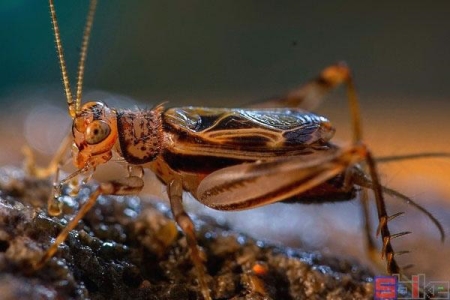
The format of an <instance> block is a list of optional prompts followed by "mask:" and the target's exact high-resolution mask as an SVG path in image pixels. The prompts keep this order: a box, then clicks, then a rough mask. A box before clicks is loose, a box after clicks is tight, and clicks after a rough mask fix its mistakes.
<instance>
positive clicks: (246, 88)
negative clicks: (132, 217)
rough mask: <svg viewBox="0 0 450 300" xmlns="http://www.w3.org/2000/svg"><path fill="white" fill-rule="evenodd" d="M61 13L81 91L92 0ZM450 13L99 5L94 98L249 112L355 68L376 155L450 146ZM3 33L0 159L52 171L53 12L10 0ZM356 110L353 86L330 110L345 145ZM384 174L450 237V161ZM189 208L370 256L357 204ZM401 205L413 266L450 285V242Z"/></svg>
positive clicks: (91, 72)
mask: <svg viewBox="0 0 450 300" xmlns="http://www.w3.org/2000/svg"><path fill="white" fill-rule="evenodd" d="M55 5H56V10H57V14H58V18H59V22H60V27H61V28H60V29H61V35H62V39H63V44H64V49H65V56H66V62H67V65H68V70H69V74H70V75H71V80H72V81H71V82H72V87H73V88H74V87H75V82H76V80H75V79H76V78H75V74H76V68H77V63H78V55H79V45H80V42H81V37H82V31H83V26H84V21H85V16H86V12H87V8H88V1H87V0H83V1H76V2H74V1H68V0H57V1H56V3H55ZM449 13H450V2H448V1H434V2H433V4H432V5H426V4H425V3H424V2H423V1H397V2H395V3H391V2H389V1H381V2H377V3H376V4H374V5H372V6H370V5H368V4H367V3H362V2H360V1H346V2H345V3H337V2H333V3H331V4H329V5H323V4H321V3H319V2H317V1H277V2H276V3H275V1H261V0H258V1H215V2H211V1H181V0H177V1H152V2H150V1H119V0H108V1H100V3H99V6H98V9H97V14H96V19H95V22H94V29H93V33H92V39H91V44H90V49H89V54H88V58H87V65H86V76H85V80H84V95H85V97H84V99H86V100H91V99H95V100H104V101H105V102H106V103H108V104H110V105H111V106H119V107H128V108H130V107H131V108H132V107H134V106H136V105H137V106H139V107H143V108H150V107H152V106H153V105H155V104H158V103H161V102H163V101H168V105H169V106H176V105H177V106H178V105H205V106H225V107H233V106H234V107H238V106H240V105H242V104H245V103H248V102H249V101H253V100H258V99H265V98H269V97H272V96H276V95H281V94H284V93H285V92H286V91H288V90H289V89H291V88H294V87H296V86H298V85H299V84H300V83H302V82H305V81H306V80H308V79H309V78H311V77H313V76H315V75H316V74H318V73H319V72H320V70H321V69H323V68H324V67H326V66H327V65H330V64H332V63H334V62H336V61H341V60H345V61H346V62H347V63H348V64H349V65H350V67H351V68H352V70H353V72H354V77H355V81H356V86H357V89H358V93H359V96H360V99H361V105H362V110H363V126H364V132H365V139H366V142H367V143H368V144H369V145H370V147H371V149H373V152H374V153H375V154H376V155H377V156H386V155H399V154H406V153H417V152H445V151H446V152H450V132H449V131H450V120H449V113H450V84H449V82H448V81H449V78H450V76H449V74H448V68H449V66H450V51H449V44H448V41H449V40H450V18H449V17H448V15H449ZM0 25H1V28H2V30H1V31H0V41H1V44H2V49H1V55H0V63H1V64H0V65H1V69H0V70H1V71H0V101H1V103H0V105H1V106H0V107H1V109H0V141H1V147H0V163H1V165H6V164H14V165H20V164H21V162H22V160H23V156H22V154H21V152H20V149H21V147H22V146H23V145H24V144H28V145H30V146H31V147H32V148H33V150H34V151H35V153H36V154H37V156H38V158H39V162H40V163H42V164H45V163H46V162H48V161H49V159H50V158H51V155H52V153H54V152H55V149H56V148H57V146H58V145H59V142H60V141H61V139H62V138H63V136H64V135H65V134H66V132H67V131H68V128H69V126H70V125H69V124H70V118H69V117H68V115H67V113H66V109H67V107H66V105H65V96H64V94H63V88H62V83H61V79H60V70H59V66H58V62H57V56H56V52H55V47H54V41H53V33H52V29H51V23H50V18H49V12H48V5H47V3H46V2H45V1H33V0H14V1H12V0H4V1H2V2H1V3H0ZM347 110H348V109H347V103H346V99H345V92H344V90H343V89H339V90H338V91H337V92H334V93H333V94H331V95H330V97H328V99H327V101H325V102H324V104H323V105H322V106H321V107H320V108H319V109H318V112H319V113H321V114H323V115H325V116H327V117H329V118H330V120H332V121H333V123H334V124H335V126H336V128H337V134H336V138H337V141H342V142H348V141H349V138H350V136H351V131H350V127H349V117H348V113H347ZM107 173H108V172H107V171H105V172H103V174H106V176H107ZM380 173H381V177H382V180H383V183H384V184H386V185H388V186H390V187H393V188H395V189H397V190H399V191H402V192H404V193H405V194H407V195H409V196H411V197H413V199H415V200H416V201H417V202H419V203H420V204H422V205H423V206H425V207H426V208H428V209H429V210H430V211H431V212H432V213H433V214H434V215H435V216H436V217H437V218H438V219H439V220H440V221H441V222H442V223H443V226H444V227H445V229H446V231H447V232H450V230H449V229H450V186H449V181H450V175H449V174H450V159H448V158H447V159H443V158H433V159H421V160H413V161H401V162H395V163H390V164H385V165H381V166H380ZM159 191H160V190H159ZM187 205H188V206H190V207H192V208H191V209H193V210H197V211H200V212H201V213H204V214H210V215H213V216H214V217H215V218H216V219H218V220H222V221H223V222H227V223H230V224H231V225H232V226H234V227H236V228H237V229H239V230H244V231H246V232H248V233H249V234H251V235H253V236H256V237H258V238H263V239H267V240H270V241H273V242H278V243H282V244H286V245H289V246H295V247H298V246H303V247H306V248H309V249H321V251H322V252H324V253H329V254H336V253H338V254H341V255H349V256H352V257H354V258H357V259H358V260H359V261H362V262H364V263H366V262H367V261H366V257H365V255H364V252H363V243H362V233H361V229H360V228H361V220H360V218H359V217H358V216H359V211H360V208H359V205H358V202H356V201H353V202H349V203H344V204H326V205H323V206H301V205H280V204H276V205H274V206H270V207H267V208H261V209H257V210H252V211H249V212H238V213H220V212H219V213H217V212H211V211H210V210H208V209H205V208H203V207H201V206H200V205H198V204H196V202H195V201H188V203H187ZM388 206H389V211H390V212H391V213H395V212H397V211H399V210H400V211H406V215H405V216H403V217H401V218H399V219H396V221H395V222H393V224H392V226H393V227H394V228H395V229H394V230H393V231H394V232H395V231H404V230H409V231H412V232H413V234H412V235H409V236H407V237H404V238H402V239H399V240H398V242H397V241H396V246H397V245H398V246H397V247H396V248H398V249H400V250H403V249H407V250H411V251H412V252H413V253H412V254H411V255H409V256H404V257H402V258H401V260H402V263H404V264H408V263H414V264H415V265H416V267H415V268H414V269H412V270H411V271H410V272H412V273H425V274H426V275H427V276H429V277H430V278H434V279H438V280H450V274H449V272H448V270H449V269H450V262H449V261H448V257H450V243H449V242H448V241H446V242H445V244H441V243H440V242H439V235H438V233H437V231H436V230H435V228H434V227H433V226H432V225H431V222H429V221H428V220H427V219H426V218H425V217H424V216H423V215H422V214H420V213H417V212H416V211H414V210H413V209H412V208H411V207H408V206H405V205H401V204H399V201H398V200H395V199H390V200H389V201H388ZM268 220H270V221H268ZM269 223H270V224H269Z"/></svg>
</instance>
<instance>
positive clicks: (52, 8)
mask: <svg viewBox="0 0 450 300" xmlns="http://www.w3.org/2000/svg"><path fill="white" fill-rule="evenodd" d="M49 6H50V16H51V18H52V24H53V32H54V34H55V43H56V50H57V52H58V60H59V66H60V68H61V74H62V80H63V83H64V92H65V93H66V98H67V105H68V106H69V115H70V116H71V117H72V119H73V118H75V116H76V110H75V104H74V102H73V97H72V92H71V89H70V82H69V76H67V68H66V62H65V60H64V53H63V48H62V43H61V37H60V35H59V26H58V21H57V20H56V12H55V5H54V4H53V0H49Z"/></svg>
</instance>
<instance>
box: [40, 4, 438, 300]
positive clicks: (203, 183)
mask: <svg viewBox="0 0 450 300" xmlns="http://www.w3.org/2000/svg"><path fill="white" fill-rule="evenodd" d="M96 2H97V1H96V0H92V1H91V6H90V10H89V14H88V18H87V22H86V27H85V33H84V38H83V43H82V48H81V58H80V62H79V72H78V83H77V94H76V98H75V99H74V97H73V96H72V93H71V89H70V86H69V80H68V76H67V71H66V67H65V62H64V55H63V51H62V45H61V40H60V35H59V29H58V24H57V20H56V15H55V9H54V5H53V0H49V3H50V12H51V18H52V22H53V29H54V34H55V40H56V45H57V50H58V56H59V62H60V66H61V70H62V77H63V82H64V87H65V93H66V97H67V104H68V110H69V114H70V116H71V117H72V119H73V125H72V135H73V147H72V149H73V162H74V164H75V166H76V168H77V171H75V172H74V173H72V174H71V175H69V176H68V177H67V178H65V179H63V180H61V181H59V182H57V183H55V188H54V195H53V197H52V198H51V199H50V201H49V213H50V214H53V215H56V214H59V213H60V208H59V196H60V191H61V188H62V187H63V186H64V185H65V184H67V183H69V182H70V181H71V180H72V179H74V178H76V177H78V176H85V177H87V178H90V175H91V174H92V173H93V172H94V171H95V168H96V167H97V166H99V165H101V164H104V163H107V162H108V161H110V160H111V158H112V157H113V156H118V157H121V158H122V159H123V160H125V161H126V162H127V163H128V165H129V167H130V168H133V169H134V170H137V172H130V175H129V176H128V177H126V178H122V179H119V180H116V181H109V182H103V183H101V184H100V185H99V187H98V188H97V189H96V190H95V191H94V192H92V194H91V195H90V197H89V199H88V200H87V201H86V203H85V204H84V205H83V206H82V208H81V209H80V211H79V212H78V214H77V215H76V216H75V218H74V219H73V220H72V221H71V222H70V223H69V224H68V225H67V226H66V228H65V229H64V230H63V231H62V232H61V233H60V234H59V236H58V237H57V238H56V240H55V242H54V243H53V245H52V246H51V247H50V248H49V249H48V250H47V252H46V253H45V255H44V256H43V257H42V259H41V261H40V262H39V263H37V265H36V267H37V268H39V267H41V266H42V265H43V264H45V263H46V262H47V260H48V259H50V258H51V257H52V256H53V255H54V254H55V252H56V251H57V248H58V245H60V244H61V243H62V242H64V240H65V239H66V237H67V235H68V233H69V232H70V231H71V230H72V229H73V228H74V227H75V226H76V225H77V223H78V221H79V220H80V219H81V218H82V217H83V216H84V215H85V213H86V212H87V211H88V210H89V209H90V208H91V207H92V206H93V204H94V203H95V201H96V199H97V198H98V197H99V195H103V194H107V195H127V194H128V195H129V194H136V193H138V192H139V191H140V190H141V189H142V188H143V186H144V181H143V179H142V174H143V168H148V169H150V170H151V171H152V172H154V173H155V174H156V175H157V176H158V178H159V179H160V180H161V181H162V182H163V183H164V184H166V185H167V193H168V196H169V199H170V205H171V209H172V212H173V216H174V218H175V220H176V222H177V224H178V225H179V226H180V228H181V229H182V230H183V232H184V233H185V235H186V238H187V241H188V244H189V247H190V251H191V258H192V261H193V264H194V266H195V268H196V270H197V273H198V280H199V285H200V289H201V292H202V294H203V297H204V298H205V299H210V292H209V288H208V284H207V280H206V275H205V270H204V265H203V260H202V256H201V253H200V250H199V248H198V246H197V242H196V238H195V232H194V226H193V224H192V221H191V219H190V218H189V216H188V215H187V214H186V213H185V212H184V210H183V206H182V193H183V191H187V192H190V193H191V194H192V195H193V196H194V197H195V198H196V199H197V200H198V201H200V202H201V203H203V204H205V205H207V206H209V207H212V208H214V209H218V210H239V209H249V208H254V207H257V206H261V205H266V204H270V203H274V202H279V201H288V202H298V203H311V202H315V203H323V202H328V201H341V200H342V201H344V200H351V199H353V198H354V197H355V194H356V187H360V188H362V198H363V199H364V198H366V196H365V195H366V193H367V190H368V189H370V190H373V192H374V195H375V200H376V204H377V212H378V219H379V227H378V233H379V234H380V235H381V238H382V243H383V247H382V250H381V252H382V257H384V258H385V260H386V264H387V272H388V273H389V274H394V273H395V274H398V273H400V272H401V268H400V267H399V266H398V264H397V262H396V260H395V258H394V255H395V254H396V252H395V251H394V249H393V248H392V245H391V239H392V238H394V237H396V236H399V235H403V234H405V233H399V234H391V233H390V231H389V228H388V221H390V220H391V219H393V218H394V217H396V216H398V215H399V214H394V215H391V216H389V215H388V214H387V212H386V207H385V201H384V194H386V193H387V194H391V195H395V196H398V197H400V198H403V199H406V200H408V201H410V203H411V204H412V205H414V206H415V207H417V208H419V209H420V210H422V211H423V212H425V213H426V214H427V215H428V216H429V217H430V218H431V219H432V221H433V222H434V223H435V224H436V225H437V227H438V228H439V230H440V231H441V234H442V236H443V231H442V228H441V226H440V224H439V222H438V221H437V220H436V219H435V218H434V217H433V216H432V215H431V214H430V213H428V212H427V211H426V210H424V209H423V208H422V207H421V206H419V205H417V204H416V203H414V202H412V201H411V200H410V199H408V198H407V197H405V196H403V195H402V194H400V193H398V192H396V191H393V190H391V189H388V188H386V187H383V186H382V185H381V184H380V181H379V178H378V173H377V170H376V162H375V160H374V158H373V156H372V154H371V152H370V150H369V149H368V147H367V146H366V145H365V144H364V143H363V142H362V133H361V124H360V119H359V116H360V113H359V107H358V101H357V98H356V93H355V89H354V86H353V81H352V77H351V74H350V71H349V69H348V67H347V66H346V65H345V64H342V63H339V64H335V65H332V66H330V67H328V68H326V69H324V70H323V71H322V72H321V73H320V75H319V76H318V77H317V78H316V79H315V80H312V81H311V82H309V83H307V84H305V85H304V86H302V87H300V88H298V89H296V90H294V91H293V92H291V93H289V94H288V95H287V96H286V97H284V98H280V99H274V100H271V101H267V102H265V103H262V104H261V105H260V108H247V109H225V108H204V107H181V108H169V109H166V108H164V107H163V106H162V105H160V106H157V107H155V108H154V109H152V110H140V111H128V110H117V109H114V108H110V107H108V106H107V105H106V104H104V103H101V102H88V103H85V104H84V105H83V106H82V105H81V92H82V80H83V73H84V62H85V58H86V53H87V46H88V39H89V35H90V31H91V28H92V23H93V17H94V16H93V15H94V11H95V6H96ZM342 83H344V84H346V85H347V88H348V99H349V105H350V109H351V115H352V120H353V130H354V141H353V143H352V145H351V146H348V147H345V148H340V147H338V146H336V145H334V144H333V143H331V142H330V139H331V138H332V136H333V133H334V128H333V127H332V126H331V124H330V122H329V121H328V120H327V119H326V118H324V117H322V116H319V115H316V114H313V113H311V112H309V111H306V110H303V109H304V108H310V107H311V106H312V105H315V104H316V103H318V102H319V100H320V98H321V97H322V96H323V95H324V94H325V93H327V92H328V91H329V90H331V89H333V88H334V87H336V86H338V85H340V84H342ZM263 106H264V107H268V108H262V107H263ZM302 108H303V109H302ZM69 145H70V140H67V141H66V142H64V143H63V144H62V146H61V148H60V151H58V154H57V155H56V156H55V158H54V159H53V161H52V163H51V164H50V166H49V167H48V168H47V169H38V168H32V171H33V172H34V173H35V174H37V175H38V176H47V175H49V174H51V173H57V170H58V165H59V163H60V162H61V161H62V158H63V156H64V154H65V153H66V152H67V150H68V148H69ZM132 174H137V175H132ZM363 203H366V201H363ZM367 230H369V229H367ZM367 237H368V241H369V243H368V245H369V246H368V248H369V250H370V251H371V252H372V253H373V252H374V251H373V250H374V246H373V243H372V239H371V238H370V235H369V232H367Z"/></svg>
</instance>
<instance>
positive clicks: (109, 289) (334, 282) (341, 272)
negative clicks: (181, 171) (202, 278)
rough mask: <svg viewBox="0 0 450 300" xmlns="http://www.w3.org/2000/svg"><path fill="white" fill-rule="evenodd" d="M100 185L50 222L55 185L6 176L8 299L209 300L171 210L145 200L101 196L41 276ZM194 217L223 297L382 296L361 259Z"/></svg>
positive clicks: (2, 281) (3, 256)
mask: <svg viewBox="0 0 450 300" xmlns="http://www.w3.org/2000/svg"><path fill="white" fill-rule="evenodd" d="M93 186H95V184H93ZM93 186H90V185H89V186H85V187H83V188H81V190H80V192H79V194H78V195H77V197H76V198H72V197H70V196H68V195H65V196H63V201H64V213H63V214H62V215H61V217H50V216H48V215H47V214H46V201H47V198H48V195H49V194H50V192H51V182H50V181H48V180H37V179H34V178H32V177H28V176H26V175H25V174H24V172H23V171H22V170H21V169H18V168H10V167H4V168H1V169H0V291H2V295H1V299H87V298H89V299H202V297H201V293H200V292H199V290H198V286H197V278H196V273H195V271H194V269H193V266H192V264H191V261H190V259H189V252H188V249H187V245H186V240H185V238H184V235H183V234H182V233H181V232H180V231H179V229H177V226H176V225H175V223H174V222H173V220H172V219H171V213H170V210H169V209H168V207H167V205H165V204H163V203H158V202H155V201H149V200H141V199H140V198H138V197H100V199H99V200H98V201H97V203H96V205H95V206H94V208H93V209H92V210H91V211H89V213H88V214H87V215H86V216H85V218H83V220H82V221H81V222H80V223H79V225H78V227H77V228H76V230H73V231H72V232H71V234H70V235H69V237H68V239H67V240H66V241H65V243H63V244H62V245H61V246H60V247H59V250H58V252H57V254H56V255H55V257H53V258H52V259H51V260H50V261H49V262H48V263H47V264H46V265H45V266H44V267H43V268H41V269H39V270H33V268H32V264H33V262H36V261H37V260H39V258H40V257H41V256H42V254H43V253H44V251H45V249H47V248H48V247H49V246H50V245H51V242H52V239H54V238H55V237H56V235H57V234H58V233H59V232H60V230H61V229H62V228H63V227H64V225H65V224H66V223H67V220H68V219H70V218H71V217H72V216H73V214H74V213H75V212H76V211H77V209H78V208H79V201H80V202H81V201H83V200H84V199H86V197H87V195H88V194H89V193H90V191H91V189H92V188H93ZM193 219H194V222H195V225H196V229H197V236H198V242H199V244H200V245H201V247H202V248H203V250H204V251H205V254H206V257H207V263H206V268H207V273H208V278H207V280H208V284H209V286H210V288H211V291H212V296H213V298H214V299H372V298H373V285H372V281H373V279H372V278H373V274H371V273H370V271H368V269H366V268H364V267H362V266H360V265H358V264H356V263H355V262H351V261H347V260H344V259H342V258H339V257H329V256H323V255H321V254H320V253H318V252H305V251H302V250H298V249H292V248H283V247H280V246H273V245H270V244H267V243H264V242H262V241H256V240H253V239H251V238H248V237H247V236H245V235H243V234H240V233H237V232H232V231H230V230H229V229H227V228H224V227H223V226H219V225H217V223H216V222H214V220H211V219H210V218H203V219H202V218H198V217H195V216H193Z"/></svg>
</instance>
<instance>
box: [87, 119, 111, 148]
mask: <svg viewBox="0 0 450 300" xmlns="http://www.w3.org/2000/svg"><path fill="white" fill-rule="evenodd" d="M110 133H111V127H109V125H108V124H107V123H105V122H104V121H99V120H97V121H93V122H92V123H90V124H89V125H88V126H87V128H86V132H85V141H86V143H88V144H89V145H95V144H98V143H100V142H101V141H103V140H104V139H106V138H107V137H108V135H109V134H110Z"/></svg>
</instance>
